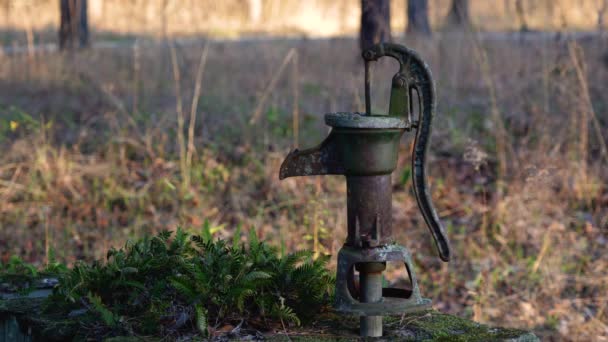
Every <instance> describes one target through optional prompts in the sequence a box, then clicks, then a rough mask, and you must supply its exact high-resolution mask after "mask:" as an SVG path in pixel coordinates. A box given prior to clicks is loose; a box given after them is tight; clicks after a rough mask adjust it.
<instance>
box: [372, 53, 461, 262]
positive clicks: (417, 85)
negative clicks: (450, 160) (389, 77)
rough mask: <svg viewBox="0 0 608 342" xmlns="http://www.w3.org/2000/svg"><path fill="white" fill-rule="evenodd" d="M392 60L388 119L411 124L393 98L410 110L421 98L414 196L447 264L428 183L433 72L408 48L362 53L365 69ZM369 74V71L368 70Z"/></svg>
mask: <svg viewBox="0 0 608 342" xmlns="http://www.w3.org/2000/svg"><path fill="white" fill-rule="evenodd" d="M384 56H389V57H392V58H395V59H396V60H397V61H398V62H399V72H398V73H397V74H396V75H395V77H393V91H392V92H391V102H390V107H389V115H402V116H406V120H408V121H409V118H410V113H411V110H412V108H407V109H406V111H407V113H404V112H403V111H402V110H401V108H402V106H400V105H396V106H395V105H393V103H397V104H399V103H401V102H402V101H398V100H397V99H393V96H404V97H405V98H406V100H405V101H406V103H408V106H407V107H411V106H410V103H409V95H410V94H412V90H414V91H415V92H416V94H417V95H418V104H419V106H420V108H419V111H418V112H419V118H418V121H417V122H416V121H415V122H411V123H410V124H411V126H412V127H416V140H415V142H414V153H413V156H412V174H413V177H412V179H413V183H414V194H415V195H416V200H417V202H418V207H419V208H420V211H421V212H422V216H423V217H424V221H425V222H426V224H427V226H428V227H429V230H430V231H431V234H432V235H433V239H434V240H435V245H436V247H437V250H438V252H439V256H440V258H441V260H443V261H448V260H449V259H450V244H449V242H448V239H447V236H446V233H445V229H444V227H443V225H442V224H441V221H439V217H438V216H437V212H436V211H435V207H434V206H433V202H432V201H431V196H430V194H429V191H428V187H427V183H426V167H425V162H426V152H427V150H428V148H429V140H430V137H431V124H432V122H433V116H434V114H435V84H434V82H433V79H432V75H431V71H430V69H429V67H428V66H427V65H426V63H425V62H424V61H423V60H422V59H421V58H420V57H419V56H418V54H417V53H416V52H415V51H413V50H410V49H408V48H406V47H405V46H401V45H397V44H390V43H382V44H378V45H375V46H373V47H371V48H369V49H367V50H365V51H364V52H363V59H364V60H365V64H366V69H367V68H368V63H369V62H371V61H376V60H378V59H379V58H381V57H384ZM366 71H367V70H366ZM368 75H369V72H366V82H365V92H366V102H367V101H369V99H370V95H369V92H370V90H369V83H370V82H369V81H368ZM403 77H405V81H406V82H407V83H408V84H405V89H404V91H399V90H398V89H396V88H399V86H401V87H400V88H404V87H403V84H396V82H395V80H400V79H402V78H403ZM404 92H405V93H404ZM366 108H371V105H370V104H369V103H366Z"/></svg>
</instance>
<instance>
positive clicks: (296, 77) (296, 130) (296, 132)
mask: <svg viewBox="0 0 608 342" xmlns="http://www.w3.org/2000/svg"><path fill="white" fill-rule="evenodd" d="M291 65H292V68H293V69H292V76H293V79H292V83H293V113H292V114H293V116H292V117H293V148H297V147H298V145H299V138H300V112H299V103H298V102H299V89H298V85H299V82H300V74H299V71H298V54H297V52H296V53H295V54H294V55H293V59H292V63H291Z"/></svg>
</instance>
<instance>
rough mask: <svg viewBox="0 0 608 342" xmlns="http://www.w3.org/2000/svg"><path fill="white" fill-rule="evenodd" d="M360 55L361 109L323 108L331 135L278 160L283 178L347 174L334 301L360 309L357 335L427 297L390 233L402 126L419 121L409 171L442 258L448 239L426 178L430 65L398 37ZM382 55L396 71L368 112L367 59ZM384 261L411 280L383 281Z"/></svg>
mask: <svg viewBox="0 0 608 342" xmlns="http://www.w3.org/2000/svg"><path fill="white" fill-rule="evenodd" d="M362 55H363V59H364V62H365V95H366V96H365V97H366V113H330V114H326V115H325V123H326V124H327V125H329V126H331V127H332V130H331V132H330V134H329V136H328V137H327V138H326V139H325V140H324V141H323V142H322V143H321V144H320V145H318V146H317V147H314V148H311V149H307V150H303V151H299V150H294V151H292V152H291V153H290V154H289V155H288V156H287V157H286V159H285V161H284V162H283V164H282V165H281V170H280V178H281V179H284V178H287V177H292V176H312V175H325V174H335V175H344V176H346V184H347V208H348V209H347V210H348V220H347V222H348V237H347V240H346V242H345V244H344V247H343V248H342V249H341V250H340V252H339V254H338V270H337V276H336V293H335V298H336V301H335V308H336V310H338V311H339V312H343V313H348V314H355V315H359V316H361V335H362V336H381V335H382V316H383V315H388V314H400V313H406V312H411V311H415V310H420V309H425V308H428V307H429V306H430V304H431V301H430V300H429V299H425V298H422V297H421V295H420V291H419V289H418V284H417V281H416V275H415V273H414V268H413V263H412V260H411V257H410V253H409V251H408V250H407V249H406V248H405V247H402V246H400V245H398V244H396V243H395V241H394V239H393V237H392V216H391V213H392V182H391V173H392V172H393V171H394V170H395V167H396V165H397V158H398V151H399V142H400V140H401V136H402V135H403V134H404V133H405V132H406V131H410V130H412V129H416V141H415V143H414V151H413V155H412V175H413V177H412V179H413V182H414V184H413V185H414V192H415V195H416V199H417V202H418V206H419V208H420V210H421V213H422V215H423V217H424V220H425V222H426V224H427V226H428V227H429V229H430V231H431V234H432V235H433V238H434V240H435V243H436V246H437V249H438V251H439V256H440V258H441V259H442V260H444V261H448V259H449V257H450V247H449V243H448V240H447V237H446V234H445V231H444V229H443V226H442V225H441V222H440V221H439V219H438V217H437V214H436V212H435V209H434V207H433V204H432V202H431V199H430V196H429V193H428V188H427V185H426V175H425V157H426V152H427V149H428V143H429V139H430V134H431V124H432V119H433V116H434V110H435V88H434V84H433V80H432V77H431V73H430V70H429V68H428V66H427V65H426V64H425V63H424V62H423V61H422V59H421V58H420V57H419V56H418V55H417V54H416V53H415V52H414V51H412V50H410V49H408V48H406V47H404V46H401V45H396V44H388V43H382V44H378V45H375V46H373V47H371V48H369V49H367V50H365V51H364V52H363V54H362ZM384 56H389V57H392V58H395V59H396V60H397V61H398V62H399V71H398V72H397V73H396V74H395V75H394V76H393V79H392V86H391V99H390V105H389V113H388V114H372V113H371V89H370V83H371V82H370V78H371V75H370V73H371V71H370V63H371V62H373V61H376V60H378V59H379V58H381V57H384ZM412 96H417V101H414V102H417V103H418V105H419V108H417V112H418V113H419V117H418V118H412V112H414V108H412V103H414V102H413V101H411V97H412ZM387 261H397V262H403V263H404V264H405V268H406V270H407V273H408V275H409V278H410V282H411V284H412V286H411V288H409V289H394V288H382V271H384V269H385V268H386V262H387ZM355 270H356V271H358V272H359V286H357V285H356V281H355V279H354V274H355Z"/></svg>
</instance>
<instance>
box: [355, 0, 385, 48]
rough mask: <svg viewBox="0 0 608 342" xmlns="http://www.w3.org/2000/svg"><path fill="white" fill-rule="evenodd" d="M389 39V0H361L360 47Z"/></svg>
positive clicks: (366, 46) (367, 46)
mask: <svg viewBox="0 0 608 342" xmlns="http://www.w3.org/2000/svg"><path fill="white" fill-rule="evenodd" d="M390 40H391V7H390V0H361V32H360V43H361V49H362V50H365V49H367V48H369V47H370V46H372V45H374V44H377V43H380V42H388V41H390Z"/></svg>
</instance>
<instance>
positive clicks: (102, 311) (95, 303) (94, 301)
mask: <svg viewBox="0 0 608 342" xmlns="http://www.w3.org/2000/svg"><path fill="white" fill-rule="evenodd" d="M87 298H88V299H89V302H90V303H91V305H92V307H93V309H94V310H95V311H96V312H97V313H99V315H100V316H101V319H102V320H103V322H104V323H105V324H106V325H108V326H110V327H114V326H116V323H117V322H118V319H117V318H116V316H114V314H113V313H112V311H110V310H108V308H106V307H105V305H103V303H102V302H101V298H100V297H99V296H97V295H92V294H91V293H89V294H88V295H87Z"/></svg>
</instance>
